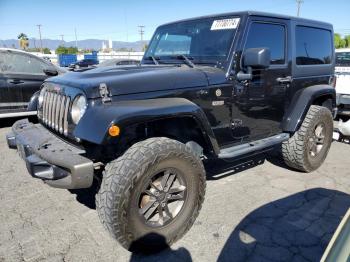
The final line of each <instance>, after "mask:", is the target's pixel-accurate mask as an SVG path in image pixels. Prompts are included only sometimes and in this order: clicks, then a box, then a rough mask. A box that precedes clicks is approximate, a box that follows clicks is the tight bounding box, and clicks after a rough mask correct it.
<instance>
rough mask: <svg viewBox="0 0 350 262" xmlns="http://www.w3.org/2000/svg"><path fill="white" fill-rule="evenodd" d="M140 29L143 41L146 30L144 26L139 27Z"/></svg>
mask: <svg viewBox="0 0 350 262" xmlns="http://www.w3.org/2000/svg"><path fill="white" fill-rule="evenodd" d="M138 28H140V29H139V33H140V36H141V41H143V35H144V33H145V30H144V29H145V26H144V25H139V26H138Z"/></svg>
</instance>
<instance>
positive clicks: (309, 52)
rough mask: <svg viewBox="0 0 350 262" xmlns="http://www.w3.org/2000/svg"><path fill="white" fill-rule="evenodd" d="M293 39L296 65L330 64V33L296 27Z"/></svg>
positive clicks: (311, 28)
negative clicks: (294, 41)
mask: <svg viewBox="0 0 350 262" xmlns="http://www.w3.org/2000/svg"><path fill="white" fill-rule="evenodd" d="M295 38H296V62H297V65H319V64H330V63H331V62H332V33H331V31H328V30H325V29H319V28H313V27H307V26H297V27H296V32H295Z"/></svg>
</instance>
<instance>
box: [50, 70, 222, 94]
mask: <svg viewBox="0 0 350 262" xmlns="http://www.w3.org/2000/svg"><path fill="white" fill-rule="evenodd" d="M48 81H49V82H53V83H57V84H61V85H66V86H70V87H75V88H79V89H81V90H83V91H84V93H85V94H86V96H87V97H88V98H97V97H100V93H99V86H100V84H101V83H105V84H106V85H107V87H108V89H109V91H110V92H111V94H112V96H116V95H126V94H136V93H143V92H152V91H163V90H174V89H182V88H195V87H205V86H208V85H209V84H219V82H223V81H225V74H224V71H223V70H221V69H217V68H213V67H195V68H190V67H188V66H187V65H181V66H178V65H157V66H153V65H142V66H125V67H115V66H114V67H101V68H95V69H91V70H87V71H83V72H71V73H66V74H64V75H62V76H57V77H53V78H50V79H48Z"/></svg>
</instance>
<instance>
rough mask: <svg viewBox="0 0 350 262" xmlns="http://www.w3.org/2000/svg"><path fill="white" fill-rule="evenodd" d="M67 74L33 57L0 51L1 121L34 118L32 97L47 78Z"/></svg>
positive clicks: (14, 51) (20, 53) (34, 110)
mask: <svg viewBox="0 0 350 262" xmlns="http://www.w3.org/2000/svg"><path fill="white" fill-rule="evenodd" d="M64 72H65V71H64V70H62V69H61V68H58V67H56V66H55V65H53V64H52V63H50V62H48V61H47V60H44V59H42V58H40V57H38V56H35V55H33V54H30V53H27V52H24V51H20V50H17V49H9V48H0V118H5V117H15V116H24V115H35V114H36V108H35V105H34V104H31V98H32V96H33V95H34V94H35V93H36V92H37V91H38V90H39V89H40V86H41V85H42V83H43V81H44V80H45V79H47V78H48V77H50V76H55V75H57V74H62V73H64ZM33 100H35V99H34V98H33ZM28 105H30V107H29V108H28ZM28 109H29V110H28Z"/></svg>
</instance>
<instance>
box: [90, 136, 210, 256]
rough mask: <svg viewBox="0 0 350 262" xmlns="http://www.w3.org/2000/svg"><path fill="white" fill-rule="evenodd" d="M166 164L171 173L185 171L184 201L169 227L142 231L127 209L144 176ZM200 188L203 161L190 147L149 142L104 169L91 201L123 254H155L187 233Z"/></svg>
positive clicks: (201, 194)
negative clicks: (185, 189)
mask: <svg viewBox="0 0 350 262" xmlns="http://www.w3.org/2000/svg"><path fill="white" fill-rule="evenodd" d="M169 163H172V164H174V163H176V165H177V166H176V168H180V169H181V168H182V169H184V168H183V167H186V170H184V171H186V172H185V179H186V180H187V183H188V188H187V194H188V195H187V199H186V201H185V202H184V205H183V207H182V209H181V211H180V213H179V214H178V215H177V216H176V217H175V218H174V220H173V221H171V223H170V224H168V225H165V226H164V227H161V228H152V227H147V225H142V223H140V218H139V217H138V216H137V215H135V211H132V210H131V209H130V208H131V207H132V206H133V204H132V203H131V202H132V201H131V199H132V198H133V196H134V195H135V194H138V193H137V190H138V189H139V188H140V184H142V183H143V182H145V181H147V180H146V179H147V176H150V174H151V173H152V172H154V171H155V170H157V168H160V167H161V166H162V165H163V166H164V165H167V164H169ZM205 186H206V182H205V170H204V167H203V164H202V161H201V160H200V159H199V157H198V156H196V154H195V153H194V152H192V151H191V149H190V148H189V147H187V146H185V145H184V144H183V143H180V142H178V141H176V140H172V139H168V138H164V137H157V138H150V139H147V140H144V141H142V142H138V143H136V144H134V145H133V146H132V147H130V148H129V149H128V150H127V151H126V152H125V153H124V154H123V155H122V156H121V157H119V158H118V159H116V160H114V161H111V162H110V163H108V164H107V165H106V168H105V170H104V173H103V179H102V183H101V187H100V190H99V192H98V194H97V195H96V208H97V211H98V215H99V218H100V220H101V222H102V224H103V225H104V227H105V228H106V229H107V231H108V232H109V233H110V234H111V236H112V237H113V238H115V239H116V240H117V241H118V242H119V243H120V244H121V245H122V246H123V247H124V248H126V249H128V250H130V251H134V252H143V253H144V252H156V251H159V250H161V249H164V248H167V247H168V246H170V245H171V244H172V243H174V242H175V241H177V240H178V239H180V238H181V237H182V236H183V235H184V234H185V233H186V232H187V231H188V230H189V229H190V228H191V226H192V225H193V223H194V221H195V219H196V218H197V216H198V214H199V210H200V209H201V206H202V202H203V200H204V194H205ZM134 209H135V208H134Z"/></svg>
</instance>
